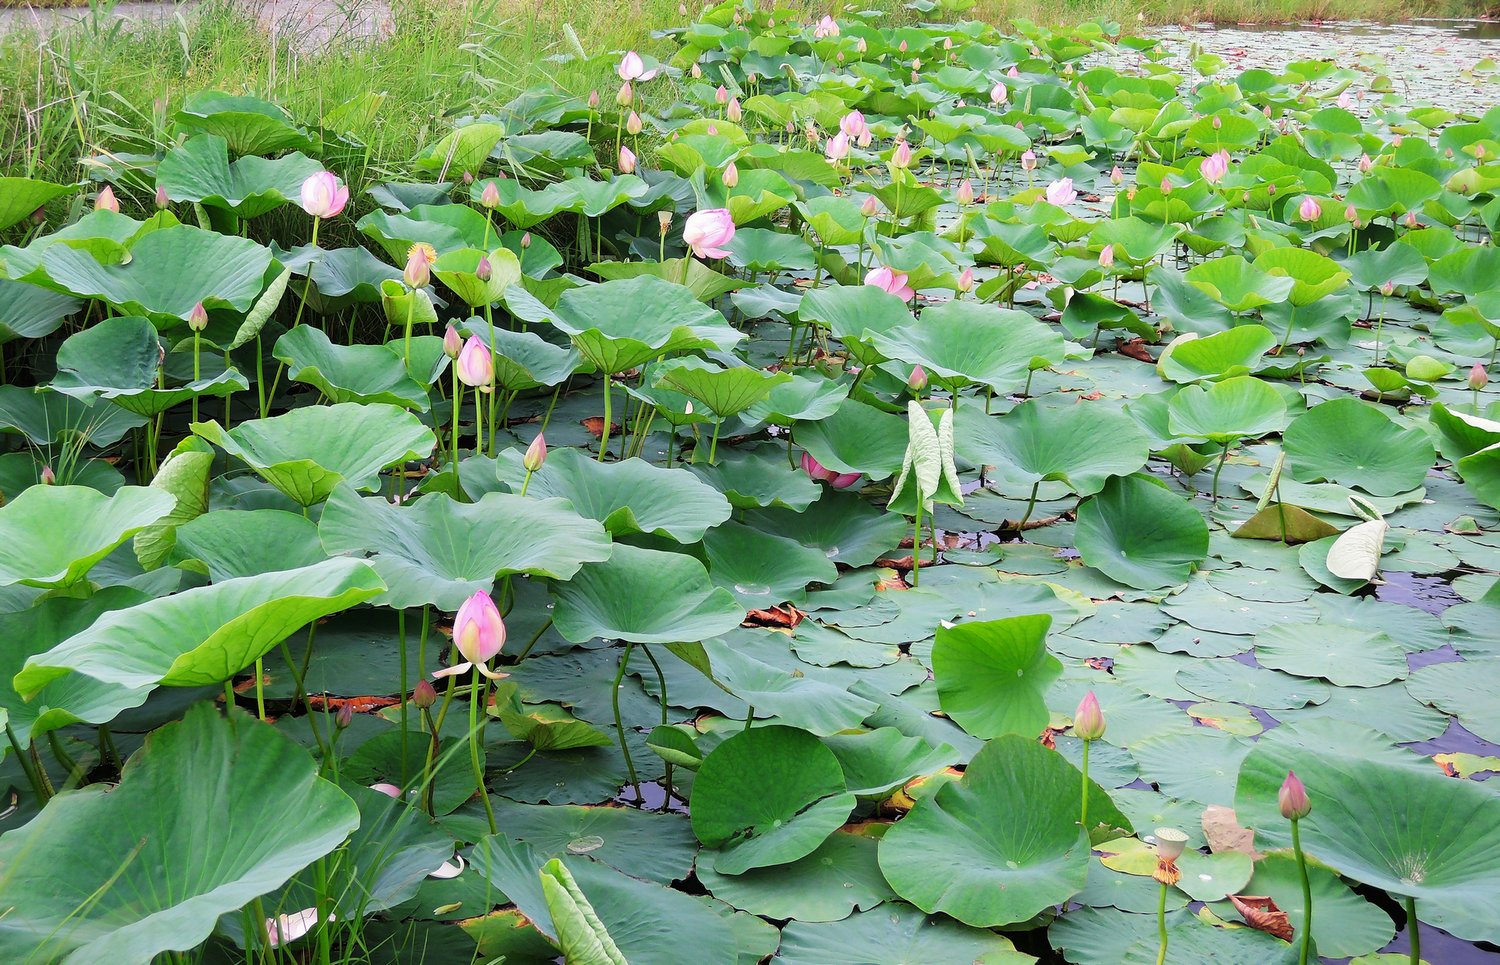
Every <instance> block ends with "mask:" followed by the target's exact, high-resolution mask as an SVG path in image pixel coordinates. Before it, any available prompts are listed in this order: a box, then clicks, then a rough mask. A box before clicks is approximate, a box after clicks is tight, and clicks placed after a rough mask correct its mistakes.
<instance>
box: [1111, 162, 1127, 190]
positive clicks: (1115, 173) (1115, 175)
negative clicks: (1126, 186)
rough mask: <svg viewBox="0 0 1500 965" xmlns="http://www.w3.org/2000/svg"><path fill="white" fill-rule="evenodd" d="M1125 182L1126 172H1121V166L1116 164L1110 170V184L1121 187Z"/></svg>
mask: <svg viewBox="0 0 1500 965" xmlns="http://www.w3.org/2000/svg"><path fill="white" fill-rule="evenodd" d="M1124 180H1125V172H1124V171H1121V170H1120V166H1119V165H1118V164H1116V165H1115V166H1114V167H1113V168H1111V169H1110V172H1109V183H1110V184H1113V185H1114V186H1115V187H1119V186H1120V184H1121V182H1123V181H1124Z"/></svg>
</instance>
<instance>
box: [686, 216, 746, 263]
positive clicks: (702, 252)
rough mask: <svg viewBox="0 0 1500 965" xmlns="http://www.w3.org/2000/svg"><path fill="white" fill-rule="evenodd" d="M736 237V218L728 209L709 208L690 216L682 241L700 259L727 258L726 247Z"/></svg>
mask: <svg viewBox="0 0 1500 965" xmlns="http://www.w3.org/2000/svg"><path fill="white" fill-rule="evenodd" d="M733 237H734V218H733V217H732V216H731V215H730V214H729V209H728V208H708V209H705V210H703V211H694V212H693V213H692V214H690V215H688V219H687V223H686V224H684V225H683V226H682V240H683V243H684V244H686V245H687V246H688V247H689V248H691V249H692V250H693V254H695V255H697V256H698V257H699V258H727V257H729V252H728V251H725V250H724V246H725V245H727V244H729V241H730V239H732V238H733Z"/></svg>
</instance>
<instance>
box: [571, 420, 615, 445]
mask: <svg viewBox="0 0 1500 965" xmlns="http://www.w3.org/2000/svg"><path fill="white" fill-rule="evenodd" d="M578 421H579V423H581V424H582V425H583V427H584V428H585V429H587V430H588V433H589V435H591V436H593V437H594V438H595V439H601V438H603V437H604V420H603V419H601V418H599V417H598V416H596V415H591V416H589V417H588V418H587V419H579V420H578ZM619 431H620V424H619V423H618V422H611V423H610V424H609V434H610V435H611V436H613V435H616V434H617V433H619Z"/></svg>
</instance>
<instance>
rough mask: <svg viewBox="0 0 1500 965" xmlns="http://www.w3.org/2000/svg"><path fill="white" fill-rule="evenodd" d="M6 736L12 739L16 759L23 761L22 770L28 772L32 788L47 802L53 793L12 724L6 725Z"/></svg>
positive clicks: (41, 799) (27, 778)
mask: <svg viewBox="0 0 1500 965" xmlns="http://www.w3.org/2000/svg"><path fill="white" fill-rule="evenodd" d="M5 737H6V739H7V740H9V741H10V746H11V749H12V750H14V751H15V752H16V760H18V761H20V762H21V770H22V771H24V772H25V773H26V780H28V781H30V782H31V789H32V791H34V792H35V793H36V796H37V800H38V801H41V802H42V803H43V804H46V803H47V801H48V800H49V799H50V798H51V797H52V795H51V794H50V793H48V791H47V787H46V785H45V784H43V783H42V779H41V778H40V777H39V776H38V775H37V771H36V769H35V768H34V767H33V766H32V763H31V757H30V756H29V755H28V754H27V753H26V752H25V751H23V750H21V742H20V740H18V739H17V738H16V732H15V730H14V729H13V728H12V727H11V726H10V724H6V725H5Z"/></svg>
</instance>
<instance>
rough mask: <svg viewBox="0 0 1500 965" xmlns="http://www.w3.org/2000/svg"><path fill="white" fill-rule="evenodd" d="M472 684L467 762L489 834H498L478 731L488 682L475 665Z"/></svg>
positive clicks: (498, 829)
mask: <svg viewBox="0 0 1500 965" xmlns="http://www.w3.org/2000/svg"><path fill="white" fill-rule="evenodd" d="M469 672H470V674H472V675H473V681H474V682H473V683H472V684H471V685H470V687H469V761H470V763H472V764H473V765H474V780H476V781H478V782H479V799H480V800H481V801H483V802H484V816H485V817H486V818H488V819H489V822H490V834H499V833H500V828H499V826H498V825H497V824H495V808H494V806H493V805H491V804H490V792H489V788H487V787H485V786H484V748H483V747H482V746H481V745H482V744H483V743H484V735H483V734H482V733H481V732H480V730H479V704H480V702H481V701H486V702H487V701H488V700H489V689H490V686H489V681H488V680H486V679H485V678H484V676H483V675H482V674H480V672H479V666H478V665H477V664H476V665H475V666H474V668H473V669H472V670H471V671H469Z"/></svg>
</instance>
